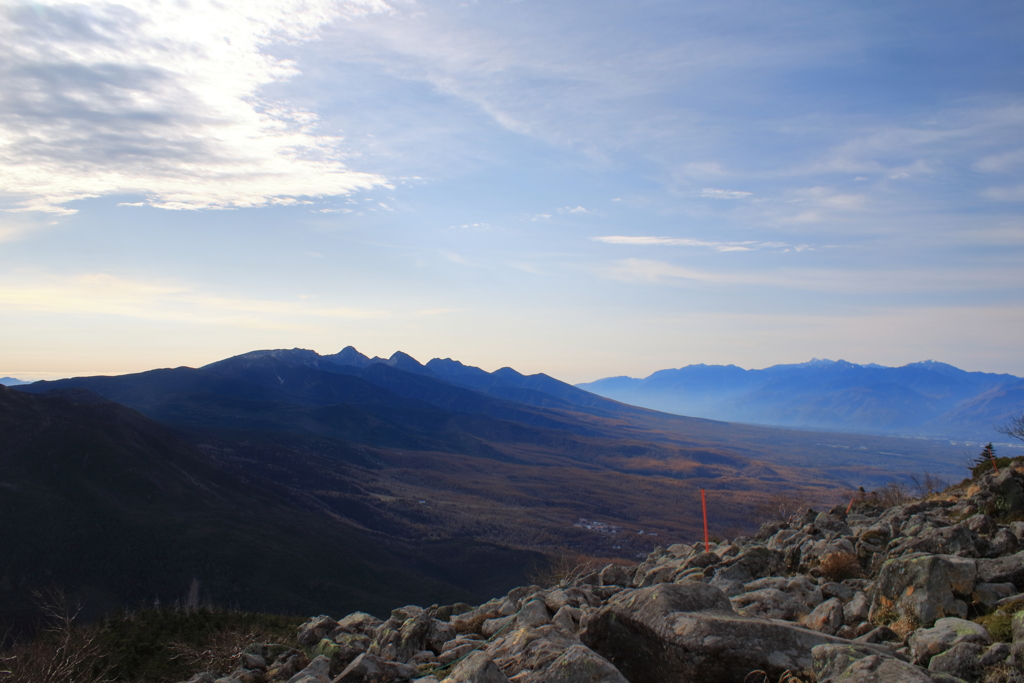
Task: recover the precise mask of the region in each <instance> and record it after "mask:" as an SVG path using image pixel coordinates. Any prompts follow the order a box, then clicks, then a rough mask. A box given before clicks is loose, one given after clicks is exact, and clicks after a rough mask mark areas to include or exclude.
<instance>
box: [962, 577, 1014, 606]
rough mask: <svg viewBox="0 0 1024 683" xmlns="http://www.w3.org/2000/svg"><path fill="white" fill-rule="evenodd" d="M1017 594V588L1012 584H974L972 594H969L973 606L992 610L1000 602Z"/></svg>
mask: <svg viewBox="0 0 1024 683" xmlns="http://www.w3.org/2000/svg"><path fill="white" fill-rule="evenodd" d="M1016 593H1017V587H1016V586H1014V585H1013V584H1012V583H976V584H975V585H974V592H973V593H971V601H972V602H974V603H975V604H979V605H984V606H985V607H986V608H987V609H992V608H993V607H995V606H996V605H998V604H999V602H1000V601H1001V600H1004V599H1006V598H1008V597H1011V596H1013V595H1015V594H1016Z"/></svg>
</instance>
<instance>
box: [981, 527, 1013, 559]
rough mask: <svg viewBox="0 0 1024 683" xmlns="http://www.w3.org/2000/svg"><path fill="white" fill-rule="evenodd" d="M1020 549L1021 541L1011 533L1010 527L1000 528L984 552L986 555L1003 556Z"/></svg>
mask: <svg viewBox="0 0 1024 683" xmlns="http://www.w3.org/2000/svg"><path fill="white" fill-rule="evenodd" d="M1019 549H1020V541H1018V540H1017V537H1016V536H1014V535H1013V534H1012V533H1010V531H1009V529H998V530H997V531H996V532H995V533H994V534H992V538H991V539H990V540H989V541H988V550H987V551H986V552H985V553H983V555H984V556H985V557H1001V556H1003V555H1009V554H1011V553H1015V552H1017V550H1019Z"/></svg>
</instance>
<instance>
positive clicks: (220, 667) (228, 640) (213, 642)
mask: <svg viewBox="0 0 1024 683" xmlns="http://www.w3.org/2000/svg"><path fill="white" fill-rule="evenodd" d="M267 635H268V634H267V633H266V632H264V631H261V630H259V629H252V630H232V631H222V632H219V633H217V634H215V635H214V636H213V637H212V638H211V639H210V640H209V641H208V642H206V643H203V644H202V645H195V644H192V643H187V642H182V641H178V642H173V643H168V646H167V647H168V648H169V649H170V650H171V652H173V654H172V655H171V659H172V660H179V661H182V662H183V663H184V664H185V665H186V666H188V667H189V668H190V669H192V670H193V671H213V672H216V673H227V672H229V671H230V670H231V669H233V668H235V666H236V665H237V664H238V660H239V659H240V658H241V656H242V652H243V651H244V650H245V648H246V647H248V646H249V645H250V644H252V643H260V642H266V641H267V640H272V638H267V637H266V636H267Z"/></svg>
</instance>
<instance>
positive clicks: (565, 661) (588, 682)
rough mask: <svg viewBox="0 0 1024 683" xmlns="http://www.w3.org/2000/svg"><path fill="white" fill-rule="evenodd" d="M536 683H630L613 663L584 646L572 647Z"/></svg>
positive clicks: (550, 665)
mask: <svg viewBox="0 0 1024 683" xmlns="http://www.w3.org/2000/svg"><path fill="white" fill-rule="evenodd" d="M534 680H535V681H536V683H629V681H627V680H626V678H625V677H624V676H623V675H622V674H621V673H619V670H618V669H616V668H615V667H614V666H612V664H611V662H609V661H608V660H607V659H605V658H604V657H602V656H601V655H599V654H597V653H596V652H594V651H593V650H591V649H590V648H588V647H584V646H583V645H579V644H577V645H571V646H569V648H568V649H567V650H565V651H564V652H563V653H562V654H560V655H559V656H558V657H557V658H556V659H555V660H554V661H553V662H551V664H549V665H548V666H547V668H546V669H545V670H544V671H543V673H541V674H540V675H539V676H538V677H537V678H536V679H534Z"/></svg>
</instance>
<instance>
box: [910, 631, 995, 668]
mask: <svg viewBox="0 0 1024 683" xmlns="http://www.w3.org/2000/svg"><path fill="white" fill-rule="evenodd" d="M958 643H975V644H978V645H984V646H988V645H991V644H992V636H990V635H989V633H988V631H987V630H985V627H984V626H982V625H981V624H976V623H974V622H973V621H967V620H965V619H957V618H955V617H946V618H945V619H939V620H938V621H936V622H935V626H933V627H932V628H919V629H917V630H916V631H914V632H913V633H912V634H911V635H910V638H909V639H908V644H909V645H910V650H911V652H912V653H913V655H914V661H915V662H916V663H918V664H921V665H922V666H928V662H929V661H931V659H932V657H934V656H936V655H938V654H941V653H943V652H945V651H946V650H948V649H949V648H951V647H953V646H954V645H956V644H958ZM950 673H951V672H950Z"/></svg>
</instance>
